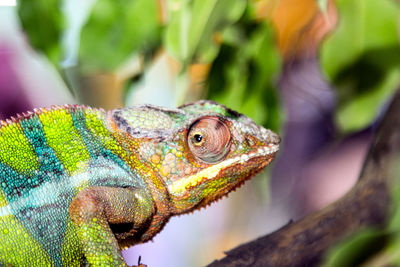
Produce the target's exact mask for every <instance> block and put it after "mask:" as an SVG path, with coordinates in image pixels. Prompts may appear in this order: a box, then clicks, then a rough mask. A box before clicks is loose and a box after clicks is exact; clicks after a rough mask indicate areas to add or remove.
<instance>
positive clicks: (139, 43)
mask: <svg viewBox="0 0 400 267" xmlns="http://www.w3.org/2000/svg"><path fill="white" fill-rule="evenodd" d="M160 32H161V25H160V21H159V17H158V7H157V2H156V1H149V0H134V1H126V0H97V1H96V3H95V5H94V6H93V8H92V11H91V14H90V18H89V20H88V22H87V23H86V24H85V25H84V26H83V28H82V31H81V41H80V50H79V63H80V66H81V69H82V71H83V72H84V73H91V72H112V71H115V70H116V69H117V68H118V67H119V66H120V65H121V64H123V63H124V62H125V61H126V60H127V59H128V58H129V57H131V56H132V55H133V54H135V53H142V54H145V53H146V52H149V51H152V50H154V48H155V47H156V46H158V45H159V43H160V40H159V39H160Z"/></svg>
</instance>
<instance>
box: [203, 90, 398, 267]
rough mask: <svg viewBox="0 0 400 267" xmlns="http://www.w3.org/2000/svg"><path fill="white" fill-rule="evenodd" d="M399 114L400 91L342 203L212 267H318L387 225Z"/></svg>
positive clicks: (233, 252) (241, 248)
mask: <svg viewBox="0 0 400 267" xmlns="http://www.w3.org/2000/svg"><path fill="white" fill-rule="evenodd" d="M399 114H400V91H398V92H397V93H396V95H395V96H394V98H393V101H392V103H391V105H390V107H389V108H388V110H387V112H386V114H385V116H384V117H383V120H382V122H381V125H380V127H379V129H378V131H377V132H376V135H375V137H374V141H373V144H372V146H371V149H370V152H369V153H368V156H367V158H366V160H365V162H364V167H363V170H362V172H361V175H360V177H359V180H358V182H357V184H356V185H355V186H354V188H353V189H352V190H351V191H350V192H349V193H347V194H346V195H345V196H344V197H343V198H341V199H339V200H338V201H336V202H335V203H333V204H331V205H330V206H328V207H326V208H325V209H323V210H320V211H318V212H315V213H312V214H310V215H308V216H306V217H305V218H303V219H301V220H299V221H297V222H294V223H290V224H288V225H286V226H284V227H282V228H281V229H279V230H278V231H276V232H274V233H271V234H269V235H266V236H264V237H261V238H259V239H257V240H254V241H251V242H249V243H247V244H243V245H240V246H239V247H237V248H234V249H232V250H231V251H228V252H226V254H227V256H226V257H225V258H223V259H221V260H216V261H214V262H213V263H211V264H210V265H209V266H212V267H216V266H316V265H318V264H319V263H320V261H321V259H322V257H323V255H324V253H325V252H326V251H327V250H328V249H329V248H330V247H332V245H334V244H336V243H337V242H338V241H340V240H343V238H345V237H347V236H349V235H350V234H352V233H355V232H356V231H357V230H359V229H362V228H364V227H368V226H376V227H379V226H382V225H384V223H385V222H386V219H387V218H388V217H389V215H390V213H391V205H390V199H391V197H390V193H391V189H390V188H391V186H392V184H391V183H392V182H393V179H394V178H395V169H396V163H398V162H399V159H400V116H399ZM397 165H398V164H397ZM333 171H334V170H333Z"/></svg>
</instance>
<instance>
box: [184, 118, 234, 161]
mask: <svg viewBox="0 0 400 267" xmlns="http://www.w3.org/2000/svg"><path fill="white" fill-rule="evenodd" d="M230 140H231V133H230V131H229V128H228V126H227V125H226V124H225V123H224V122H222V121H221V120H220V119H219V118H218V117H204V118H202V119H199V120H197V121H196V122H194V123H193V124H192V125H191V126H190V129H189V132H188V140H187V142H188V146H189V149H190V151H191V152H192V154H193V155H194V156H195V157H196V158H198V159H200V160H202V161H204V162H206V163H215V162H217V161H219V160H221V159H222V158H224V157H225V156H226V154H227V152H228V151H229V145H230Z"/></svg>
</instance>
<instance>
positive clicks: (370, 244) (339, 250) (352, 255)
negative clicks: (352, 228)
mask: <svg viewBox="0 0 400 267" xmlns="http://www.w3.org/2000/svg"><path fill="white" fill-rule="evenodd" d="M387 242H388V235H387V234H385V233H384V232H382V231H379V230H374V229H365V230H362V231H360V232H359V233H357V234H355V235H354V236H353V237H351V238H348V239H347V240H346V241H344V242H341V243H340V244H338V245H337V246H335V247H334V248H333V249H331V251H330V252H329V253H328V255H327V257H326V260H325V263H324V264H323V265H322V266H325V267H337V266H340V267H352V266H360V265H361V264H362V263H364V262H367V261H368V260H369V259H370V258H371V257H373V255H374V254H375V253H377V252H379V251H381V250H382V249H383V248H384V247H385V245H386V244H387Z"/></svg>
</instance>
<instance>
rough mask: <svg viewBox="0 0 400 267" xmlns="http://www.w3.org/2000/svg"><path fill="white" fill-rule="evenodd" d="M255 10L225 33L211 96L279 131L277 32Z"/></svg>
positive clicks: (212, 74)
mask: <svg viewBox="0 0 400 267" xmlns="http://www.w3.org/2000/svg"><path fill="white" fill-rule="evenodd" d="M251 12H252V10H247V12H246V15H245V16H244V17H243V18H242V19H241V20H240V21H239V23H237V24H235V25H234V26H232V27H230V28H227V29H226V30H225V31H224V32H222V40H223V41H222V48H221V52H220V53H219V55H218V57H217V58H216V59H215V61H214V62H213V65H212V67H211V70H210V75H209V77H208V98H210V99H213V100H215V101H218V102H220V103H222V104H225V105H227V106H229V107H231V108H233V109H235V110H240V111H241V112H243V113H245V114H246V115H248V116H250V117H251V118H253V119H254V120H255V121H256V122H257V123H260V124H263V125H268V127H269V128H271V129H274V130H276V129H277V128H278V126H279V122H280V119H281V116H280V112H279V110H280V108H279V106H278V103H279V102H278V99H277V95H276V94H277V92H276V90H275V88H274V82H275V78H276V77H275V76H276V75H277V74H278V72H279V70H280V66H281V64H280V63H281V62H280V56H279V53H278V51H277V49H276V47H275V45H274V38H273V31H272V29H271V27H270V26H269V25H268V24H266V23H265V22H259V23H257V22H255V21H254V20H253V19H252V14H251Z"/></svg>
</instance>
